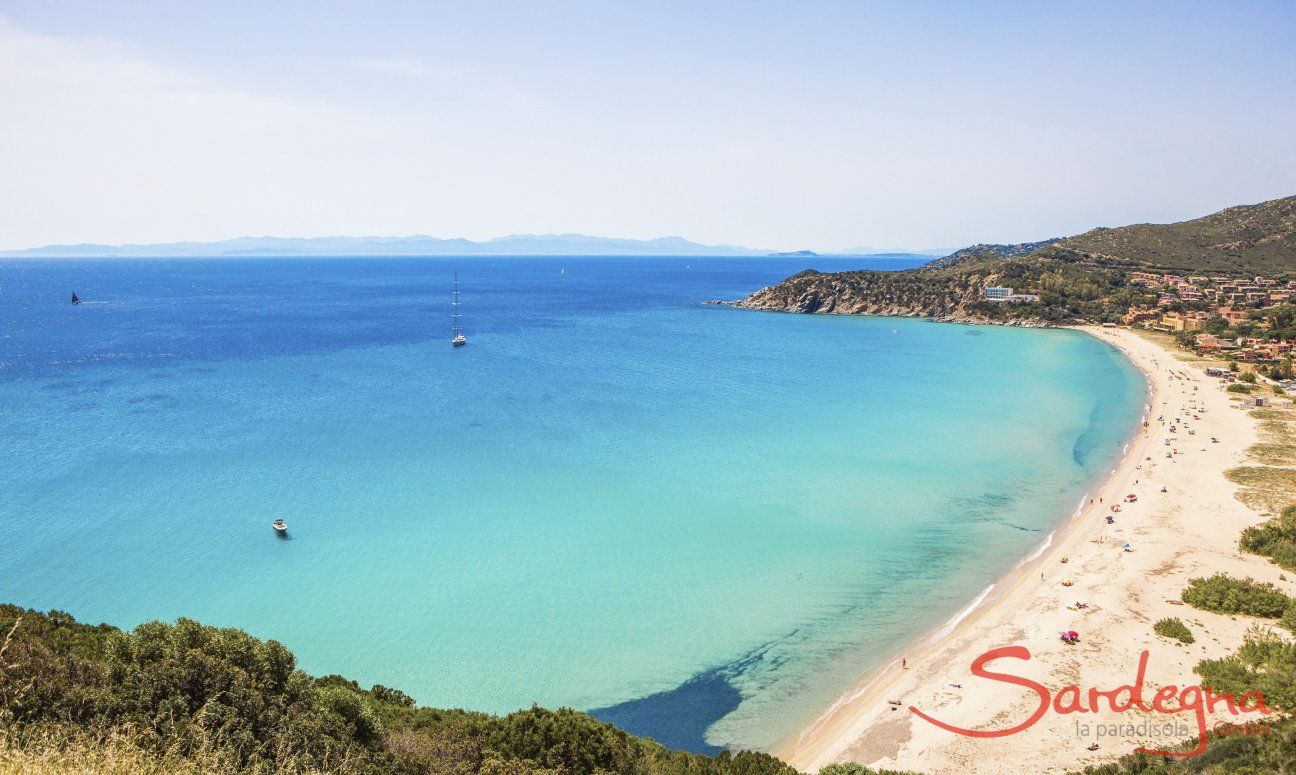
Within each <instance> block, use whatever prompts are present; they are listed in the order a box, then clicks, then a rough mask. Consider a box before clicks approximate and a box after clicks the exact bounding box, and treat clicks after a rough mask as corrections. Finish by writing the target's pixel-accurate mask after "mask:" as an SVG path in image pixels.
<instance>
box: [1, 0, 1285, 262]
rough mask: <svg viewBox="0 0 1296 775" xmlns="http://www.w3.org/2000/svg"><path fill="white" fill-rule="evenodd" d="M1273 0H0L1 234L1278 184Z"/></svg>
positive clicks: (942, 213)
mask: <svg viewBox="0 0 1296 775" xmlns="http://www.w3.org/2000/svg"><path fill="white" fill-rule="evenodd" d="M1293 135H1296V2H1291V0H1279V1H1278V2H1227V3H1225V2H1216V3H1194V2H1187V1H1184V2H1166V3H1156V2H1148V3H1128V2H1121V3H1100V2H1090V3H1057V2H1046V1H1043V0H1041V1H1039V2H1029V3H1027V2H1023V3H1001V2H971V1H965V2H951V3H938V2H931V3H917V2H896V3H883V2H878V3H869V2H850V3H848V2H813V1H812V0H807V1H805V2H765V1H764V0H745V1H743V2H729V1H727V0H713V1H712V2H705V3H699V2H695V3H674V2H653V3H629V2H624V3H623V2H616V1H615V0H603V1H602V2H537V1H536V0H531V1H530V2H517V3H507V2H504V3H497V2H490V1H489V0H482V1H480V2H473V3H440V2H418V3H415V2H408V3H404V2H383V1H381V0H378V1H375V0H370V1H369V2H354V3H350V2H328V1H327V0H325V1H323V2H311V3H297V2H277V3H260V2H240V1H239V0H227V1H226V2H219V3H185V2H177V1H174V0H172V1H171V2H115V3H103V2H80V1H79V0H42V1H41V2H24V1H17V2H15V1H12V0H0V249H14V248H24V247H34V246H38V245H44V244H50V243H78V242H96V243H112V244H116V243H128V242H165V241H179V240H204V241H205V240H217V239H225V238H231V237H237V236H244V235H276V236H301V237H309V236H323V235H406V234H431V235H434V236H439V237H467V238H469V239H478V240H480V239H489V238H492V237H498V236H503V235H507V234H515V233H554V232H580V233H585V234H595V235H602V236H614V237H632V238H652V237H660V236H667V235H679V236H683V237H686V238H689V239H692V240H695V241H698V242H704V243H729V244H739V245H747V246H753V247H761V248H769V249H774V250H797V249H812V250H841V249H847V248H852V247H858V246H874V247H907V248H913V249H922V248H936V247H959V246H962V245H967V244H971V243H974V242H1018V241H1026V240H1035V239H1042V238H1046V237H1051V236H1061V235H1068V234H1074V233H1079V232H1082V231H1085V230H1087V229H1089V228H1092V227H1095V226H1104V225H1105V226H1119V225H1124V224H1127V223H1136V222H1166V221H1175V220H1182V219H1185V218H1190V217H1195V216H1199V215H1204V214H1206V213H1209V212H1213V211H1215V210H1218V209H1221V208H1223V207H1227V206H1230V205H1233V204H1241V203H1249V202H1258V201H1263V200H1266V199H1272V198H1276V197H1280V196H1287V195H1292V194H1296V143H1294V142H1293V141H1292V137H1293Z"/></svg>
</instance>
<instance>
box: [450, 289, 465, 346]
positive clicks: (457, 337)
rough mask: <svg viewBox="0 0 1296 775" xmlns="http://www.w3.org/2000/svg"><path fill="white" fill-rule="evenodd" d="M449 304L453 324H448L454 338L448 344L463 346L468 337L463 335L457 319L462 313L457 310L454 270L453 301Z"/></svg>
mask: <svg viewBox="0 0 1296 775" xmlns="http://www.w3.org/2000/svg"><path fill="white" fill-rule="evenodd" d="M450 305H451V308H452V309H453V310H454V312H452V313H451V315H450V319H451V320H452V321H454V323H453V325H451V326H450V330H451V331H453V332H454V338H453V339H451V340H450V344H452V345H454V346H455V347H463V346H464V345H466V344H468V338H467V337H465V336H464V335H463V326H462V325H460V324H459V319H460V318H462V317H463V314H462V313H460V312H459V273H458V272H455V278H454V301H452V302H450Z"/></svg>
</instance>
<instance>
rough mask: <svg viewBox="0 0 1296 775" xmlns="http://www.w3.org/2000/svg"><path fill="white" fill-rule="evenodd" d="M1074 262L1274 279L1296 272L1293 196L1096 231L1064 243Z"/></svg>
mask: <svg viewBox="0 0 1296 775" xmlns="http://www.w3.org/2000/svg"><path fill="white" fill-rule="evenodd" d="M1057 247H1058V248H1060V249H1062V250H1064V251H1067V252H1069V253H1074V254H1075V255H1076V256H1077V257H1084V258H1089V259H1092V260H1098V261H1101V260H1110V261H1112V262H1115V263H1119V264H1123V265H1127V266H1132V267H1140V268H1147V269H1153V270H1157V269H1160V270H1166V271H1175V272H1219V273H1225V274H1231V275H1239V274H1259V275H1272V274H1281V273H1285V272H1292V271H1293V270H1296V196H1289V197H1286V198H1284V199H1274V200H1272V201H1269V202H1261V203H1260V204H1256V205H1241V206H1239V207H1230V208H1228V209H1227V210H1221V211H1219V212H1218V213H1214V214H1211V215H1208V216H1206V217H1204V218H1197V219H1195V220H1191V221H1183V222H1181V223H1169V224H1155V223H1140V224H1136V225H1133V226H1124V227H1121V228H1119V229H1106V228H1099V229H1093V230H1091V231H1087V232H1085V233H1084V234H1080V235H1077V236H1074V237H1069V238H1067V239H1065V240H1062V241H1061V242H1060V243H1058V245H1057Z"/></svg>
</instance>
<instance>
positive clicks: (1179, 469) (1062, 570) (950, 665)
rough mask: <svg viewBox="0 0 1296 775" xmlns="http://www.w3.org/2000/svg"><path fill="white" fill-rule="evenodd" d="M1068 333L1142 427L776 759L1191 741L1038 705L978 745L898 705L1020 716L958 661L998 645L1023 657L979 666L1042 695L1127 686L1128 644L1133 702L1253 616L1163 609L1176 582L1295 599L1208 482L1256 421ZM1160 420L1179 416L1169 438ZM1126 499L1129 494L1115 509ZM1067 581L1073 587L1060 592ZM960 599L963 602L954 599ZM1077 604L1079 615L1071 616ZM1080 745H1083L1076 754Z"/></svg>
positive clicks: (1035, 760)
mask: <svg viewBox="0 0 1296 775" xmlns="http://www.w3.org/2000/svg"><path fill="white" fill-rule="evenodd" d="M1084 330H1085V331H1086V332H1087V333H1089V334H1091V335H1093V336H1096V337H1099V338H1100V339H1102V340H1104V341H1106V342H1109V343H1111V344H1113V345H1115V346H1116V347H1118V348H1119V349H1120V350H1121V351H1123V352H1124V353H1125V354H1126V355H1127V356H1128V357H1129V358H1130V360H1131V361H1133V362H1134V363H1135V364H1136V365H1137V366H1138V367H1139V368H1140V369H1141V370H1142V371H1143V372H1144V374H1145V375H1147V378H1148V383H1149V386H1150V393H1149V396H1150V398H1149V403H1150V411H1149V413H1148V417H1147V420H1148V422H1147V425H1146V427H1145V428H1142V429H1139V430H1138V431H1137V432H1136V434H1135V436H1134V437H1133V439H1132V440H1131V443H1130V445H1129V447H1128V449H1127V451H1126V453H1125V455H1124V456H1123V458H1122V459H1121V461H1120V462H1119V464H1118V466H1117V467H1116V468H1115V469H1114V471H1113V473H1112V475H1111V476H1110V478H1108V479H1107V480H1106V481H1105V482H1104V483H1103V484H1102V485H1101V487H1100V488H1099V489H1096V490H1095V491H1093V492H1092V493H1090V495H1091V496H1092V501H1091V502H1086V504H1085V505H1084V506H1083V507H1082V508H1081V510H1080V511H1079V513H1078V514H1077V515H1076V516H1075V517H1073V518H1072V519H1071V520H1069V521H1068V522H1067V524H1065V525H1064V526H1061V527H1059V528H1058V529H1057V530H1056V531H1055V533H1054V534H1053V535H1052V536H1051V537H1050V539H1049V540H1048V541H1046V542H1045V544H1044V545H1043V546H1042V547H1041V548H1039V549H1037V550H1035V552H1032V555H1034V556H1032V557H1029V558H1027V559H1025V560H1023V562H1022V563H1021V564H1019V565H1018V566H1017V567H1016V568H1015V569H1014V570H1013V571H1011V572H1010V573H1008V574H1007V575H1006V576H1005V577H1004V578H1001V579H1000V580H999V581H998V582H996V584H995V585H994V587H993V588H992V590H991V591H990V593H989V594H988V595H986V596H985V597H984V599H982V600H981V602H980V604H979V605H978V606H977V607H976V608H975V609H973V610H972V611H971V612H970V613H968V614H967V615H966V616H965V617H964V618H963V619H962V620H961V621H960V622H958V624H957V625H956V626H954V627H953V628H952V629H951V628H950V627H948V626H947V627H945V628H941V629H940V630H938V631H937V632H935V633H933V634H932V635H929V636H928V637H927V638H925V639H924V640H923V641H922V642H920V643H917V644H914V646H912V647H911V648H910V650H908V651H907V652H906V653H905V655H904V659H905V663H906V667H902V666H901V664H900V663H899V661H897V662H895V663H892V664H889V665H887V666H885V667H883V668H881V669H879V670H877V671H875V672H874V673H873V674H872V675H870V676H868V677H867V678H866V679H865V680H863V681H862V682H861V683H860V684H858V685H857V686H855V687H853V688H852V689H851V690H850V691H849V692H847V693H845V694H844V696H843V697H842V698H841V699H840V700H838V702H837V703H836V704H834V706H833V707H832V708H830V709H829V710H827V711H826V712H825V713H824V714H823V715H822V716H821V717H820V718H819V719H818V720H817V721H815V722H814V723H813V724H812V725H810V726H809V727H808V728H806V729H805V730H803V731H802V732H801V733H800V734H799V735H798V736H797V738H795V739H793V740H789V741H788V742H787V743H785V744H784V745H783V746H782V747H781V748H780V749H779V750H778V751H776V752H775V753H777V754H778V755H779V756H780V757H781V758H783V759H785V760H786V761H788V762H789V763H791V764H792V765H793V766H795V767H797V768H798V769H800V770H802V771H806V772H815V771H817V770H818V769H819V768H821V767H823V766H825V765H827V764H829V763H831V762H839V761H849V762H858V763H861V764H865V765H869V766H873V767H887V768H895V769H905V770H916V771H920V772H927V773H939V772H951V771H958V772H969V773H1001V772H1002V773H1021V772H1058V771H1065V770H1067V769H1076V768H1080V767H1083V766H1084V765H1089V764H1096V763H1100V762H1103V761H1108V760H1111V759H1114V758H1116V757H1118V756H1120V755H1123V754H1126V753H1129V752H1131V751H1133V750H1134V749H1135V748H1136V747H1138V746H1140V745H1143V746H1147V747H1150V748H1167V747H1170V745H1171V744H1172V743H1173V742H1174V741H1175V740H1180V739H1186V738H1188V737H1192V736H1194V734H1195V732H1194V734H1186V735H1173V734H1172V735H1170V736H1165V735H1164V734H1157V735H1147V736H1144V737H1139V736H1137V730H1135V732H1134V733H1133V734H1129V735H1124V736H1118V737H1110V736H1104V737H1102V738H1101V739H1100V738H1099V737H1098V736H1097V728H1096V725H1099V724H1105V725H1110V724H1138V723H1139V722H1140V721H1143V720H1152V721H1156V722H1158V723H1161V724H1165V723H1166V722H1168V721H1172V722H1178V723H1181V724H1184V725H1187V726H1188V727H1190V728H1192V729H1193V730H1195V729H1196V720H1195V719H1194V718H1193V717H1192V715H1191V714H1186V713H1185V714H1179V715H1176V716H1173V717H1171V716H1163V715H1157V716H1156V717H1155V718H1150V717H1148V716H1140V715H1138V714H1136V713H1124V714H1117V713H1114V712H1112V711H1110V710H1104V711H1103V712H1100V713H1096V714H1095V713H1086V714H1073V715H1059V714H1057V713H1054V712H1052V711H1049V712H1047V713H1045V714H1044V715H1043V716H1042V717H1041V718H1040V719H1039V721H1038V723H1036V724H1035V725H1034V726H1032V727H1030V728H1028V729H1025V730H1024V731H1021V732H1020V733H1017V734H1013V735H1010V736H1005V737H996V738H989V739H985V738H972V737H965V736H962V735H958V734H955V733H952V732H949V731H946V730H944V729H941V728H939V727H937V726H935V725H933V724H932V723H930V722H928V721H926V720H924V719H923V718H920V717H919V716H918V715H916V714H915V713H913V712H911V710H910V708H911V707H912V708H917V709H918V710H920V711H922V712H923V713H925V714H927V715H929V716H931V717H934V718H936V719H939V720H940V721H943V722H946V723H947V724H951V725H954V726H957V727H960V728H965V729H985V730H989V729H1004V728H1009V727H1013V726H1016V725H1018V724H1020V723H1021V722H1023V721H1025V720H1026V719H1027V718H1028V717H1029V716H1030V715H1031V714H1032V712H1033V711H1034V710H1035V709H1036V708H1037V707H1038V705H1039V702H1040V700H1039V697H1038V696H1037V695H1036V694H1035V693H1034V692H1033V691H1031V690H1030V689H1027V688H1023V687H1020V686H1013V685H1009V684H1007V683H1004V682H1000V681H992V680H988V679H986V678H980V677H976V676H974V675H972V673H971V671H970V666H971V664H972V662H973V660H974V659H975V658H977V657H978V656H980V655H982V654H983V653H985V652H987V651H989V650H990V649H993V648H997V647H1003V646H1025V647H1026V648H1027V649H1029V652H1030V659H1029V661H1023V660H1019V659H1001V660H998V661H996V662H995V663H993V664H992V665H990V666H989V667H988V669H990V670H997V671H1000V672H1003V673H1009V674H1012V675H1015V676H1022V677H1025V678H1029V679H1031V680H1034V681H1037V682H1039V683H1040V684H1043V685H1044V686H1046V687H1048V688H1049V689H1050V690H1051V691H1052V692H1056V691H1058V690H1059V689H1061V688H1062V687H1064V686H1066V685H1069V684H1076V685H1078V686H1080V687H1081V690H1082V692H1087V691H1088V689H1089V688H1090V687H1096V688H1098V689H1099V690H1111V689H1115V688H1117V687H1119V686H1121V685H1125V684H1130V683H1133V682H1134V679H1135V674H1136V672H1137V667H1138V661H1139V656H1140V653H1141V652H1142V651H1144V650H1147V651H1148V652H1150V658H1149V661H1148V668H1147V686H1148V690H1147V695H1148V697H1149V698H1150V697H1151V695H1152V694H1153V693H1154V692H1155V690H1156V688H1157V687H1160V686H1164V685H1167V684H1177V685H1179V686H1185V685H1190V684H1191V685H1196V684H1197V683H1198V682H1199V679H1198V678H1197V677H1196V676H1195V675H1194V674H1193V672H1192V668H1193V666H1194V665H1195V664H1196V663H1197V662H1198V661H1199V660H1201V659H1205V658H1214V657H1222V656H1225V655H1227V654H1229V653H1231V652H1233V651H1234V650H1235V649H1236V648H1237V646H1239V645H1240V644H1241V642H1242V639H1243V635H1244V633H1245V632H1246V630H1247V629H1248V628H1249V627H1251V626H1253V625H1254V624H1255V621H1254V620H1251V619H1247V618H1246V617H1237V618H1230V617H1227V616H1221V615H1217V614H1212V613H1207V612H1203V611H1199V610H1196V609H1194V608H1191V607H1189V606H1185V605H1175V604H1173V603H1171V602H1169V601H1177V600H1178V599H1179V595H1180V593H1181V592H1182V590H1183V589H1184V587H1185V586H1186V585H1187V582H1188V580H1189V579H1191V578H1194V577H1198V576H1209V575H1212V574H1214V573H1216V572H1225V573H1228V574H1230V575H1233V576H1237V577H1246V576H1250V577H1252V578H1255V579H1257V580H1261V581H1269V582H1273V583H1276V584H1278V585H1279V586H1280V587H1282V588H1283V589H1284V590H1286V591H1288V592H1289V593H1292V592H1296V583H1293V582H1292V581H1289V580H1280V578H1279V577H1280V574H1281V570H1280V569H1279V568H1278V567H1276V566H1274V565H1271V564H1270V563H1269V562H1268V561H1267V560H1266V559H1264V558H1261V557H1256V556H1252V555H1243V554H1242V553H1241V552H1240V551H1239V550H1238V548H1237V541H1238V536H1239V534H1240V533H1241V531H1242V530H1243V529H1244V528H1245V527H1247V526H1249V525H1253V524H1256V523H1258V522H1260V521H1262V520H1263V519H1264V517H1262V516H1261V515H1260V514H1259V513H1257V512H1255V511H1253V510H1251V509H1249V508H1248V507H1246V506H1244V505H1243V504H1242V503H1241V502H1239V501H1238V500H1237V499H1236V498H1235V497H1234V492H1235V491H1236V489H1237V488H1236V486H1235V485H1233V484H1231V483H1229V482H1228V481H1227V480H1226V479H1225V477H1224V475H1223V472H1224V471H1225V470H1226V469H1228V468H1230V467H1232V466H1234V465H1238V464H1239V463H1240V462H1242V461H1243V459H1244V452H1245V450H1246V448H1247V447H1248V446H1250V445H1251V444H1253V443H1255V442H1256V428H1255V425H1256V423H1255V421H1254V420H1252V419H1251V418H1250V417H1249V416H1248V414H1247V412H1245V411H1241V410H1239V409H1237V408H1235V404H1236V400H1234V401H1230V398H1234V399H1236V398H1238V397H1237V396H1235V395H1234V394H1229V393H1226V392H1225V391H1224V389H1223V386H1222V385H1221V384H1220V383H1219V381H1218V380H1216V379H1212V378H1209V377H1207V376H1206V375H1205V374H1204V371H1203V369H1202V367H1201V366H1200V365H1190V364H1188V363H1185V362H1184V361H1183V360H1181V355H1183V356H1186V355H1187V354H1186V353H1183V354H1176V353H1172V352H1170V351H1169V350H1166V349H1163V348H1162V347H1161V346H1159V345H1158V344H1156V343H1154V342H1153V341H1150V340H1149V339H1147V338H1144V337H1143V336H1140V335H1138V334H1136V333H1134V332H1131V331H1127V330H1123V329H1109V328H1086V329H1084ZM1193 402H1195V404H1194V403H1193ZM1194 407H1197V408H1204V409H1205V410H1206V411H1204V412H1202V411H1199V410H1198V409H1195V408H1194ZM1194 414H1196V415H1197V416H1198V418H1199V419H1194V418H1193V415H1194ZM1160 416H1164V418H1165V422H1164V423H1163V422H1161V421H1159V420H1158V417H1160ZM1176 417H1182V418H1184V419H1185V420H1186V421H1187V422H1186V423H1181V424H1180V425H1179V427H1178V428H1177V429H1176V432H1174V433H1171V432H1170V427H1171V425H1173V422H1172V421H1173V420H1174V418H1176ZM1189 430H1191V431H1194V432H1195V433H1193V434H1190V433H1189ZM1212 437H1215V438H1218V440H1219V441H1218V443H1212V441H1211V438H1212ZM1167 439H1170V444H1169V445H1167V444H1166V440H1167ZM1167 452H1176V454H1174V455H1173V456H1172V457H1167ZM1163 487H1164V488H1165V491H1164V492H1162V488H1163ZM1131 493H1132V494H1135V495H1137V501H1136V502H1134V503H1123V504H1122V501H1123V499H1124V498H1125V496H1126V495H1127V494H1131ZM1113 504H1121V507H1120V511H1119V512H1115V513H1113V512H1112V511H1111V506H1112V505H1113ZM1109 515H1110V516H1111V517H1113V519H1114V522H1113V523H1111V524H1109V523H1108V522H1107V517H1108V516H1109ZM1126 544H1128V545H1129V551H1126V549H1125V545H1126ZM1063 558H1065V561H1064V559H1063ZM1066 581H1071V582H1073V583H1072V584H1071V585H1070V586H1064V582H1066ZM974 597H976V592H975V591H973V592H970V593H969V603H972V602H973V598H974ZM1078 602H1083V603H1085V604H1086V607H1084V608H1077V607H1076V604H1077V603H1078ZM1165 617H1179V618H1181V619H1182V620H1183V621H1184V623H1185V624H1187V625H1188V627H1189V628H1190V629H1191V630H1192V632H1193V634H1194V636H1195V637H1196V642H1195V643H1193V644H1191V645H1181V644H1179V643H1177V642H1174V641H1171V640H1169V639H1167V638H1163V637H1159V636H1158V635H1156V634H1155V633H1154V632H1153V631H1152V625H1153V623H1155V622H1156V621H1157V620H1159V619H1162V618H1165ZM1068 630H1074V631H1076V632H1078V633H1079V635H1080V640H1079V642H1078V643H1076V644H1074V645H1068V644H1066V643H1063V642H1062V641H1061V640H1060V638H1059V632H1060V631H1068ZM893 702H898V703H899V705H898V706H897V705H894V704H892V703H893ZM1253 718H1254V717H1253ZM1237 720H1238V721H1242V720H1245V719H1243V718H1239V719H1237ZM1084 725H1088V727H1089V729H1088V730H1087V731H1088V734H1086V729H1085V728H1084ZM1143 731H1144V732H1147V730H1143ZM1095 742H1097V743H1098V744H1099V746H1100V747H1099V748H1098V749H1097V750H1093V751H1091V750H1088V746H1090V745H1091V744H1093V743H1095Z"/></svg>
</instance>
